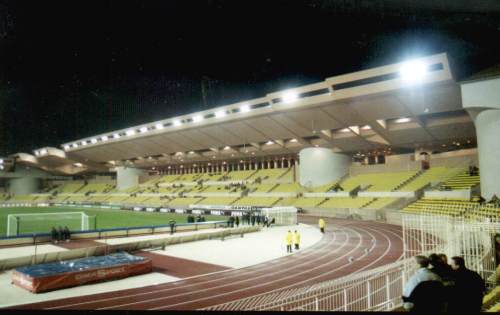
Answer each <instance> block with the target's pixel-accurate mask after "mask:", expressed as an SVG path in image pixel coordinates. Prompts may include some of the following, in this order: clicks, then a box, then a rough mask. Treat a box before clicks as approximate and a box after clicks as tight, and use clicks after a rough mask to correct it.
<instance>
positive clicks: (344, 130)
mask: <svg viewBox="0 0 500 315" xmlns="http://www.w3.org/2000/svg"><path fill="white" fill-rule="evenodd" d="M349 131H351V130H350V129H349V128H344V129H340V132H349Z"/></svg>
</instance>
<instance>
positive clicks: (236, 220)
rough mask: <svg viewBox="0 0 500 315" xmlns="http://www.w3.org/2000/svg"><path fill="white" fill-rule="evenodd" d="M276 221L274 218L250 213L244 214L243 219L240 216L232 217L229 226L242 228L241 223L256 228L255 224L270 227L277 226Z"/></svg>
mask: <svg viewBox="0 0 500 315" xmlns="http://www.w3.org/2000/svg"><path fill="white" fill-rule="evenodd" d="M275 222H276V220H275V219H274V218H271V219H270V218H269V217H268V216H267V215H261V214H255V213H254V212H248V213H243V215H242V216H241V219H240V217H239V216H231V217H229V220H228V225H229V227H234V226H235V225H236V227H239V226H240V223H241V224H242V225H243V224H246V225H252V226H254V225H255V224H257V225H259V226H260V225H261V224H262V226H265V227H269V226H271V225H272V224H275Z"/></svg>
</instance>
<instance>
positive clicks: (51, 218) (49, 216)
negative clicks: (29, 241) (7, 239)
mask: <svg viewBox="0 0 500 315" xmlns="http://www.w3.org/2000/svg"><path fill="white" fill-rule="evenodd" d="M59 226H61V227H65V226H67V227H68V229H69V230H70V231H88V230H91V229H95V216H89V215H87V214H86V213H85V212H53V213H14V214H9V215H8V216H7V236H16V235H20V234H28V233H49V232H50V231H51V229H52V227H55V228H58V227H59Z"/></svg>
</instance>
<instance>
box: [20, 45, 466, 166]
mask: <svg viewBox="0 0 500 315" xmlns="http://www.w3.org/2000/svg"><path fill="white" fill-rule="evenodd" d="M472 139H475V129H474V125H473V123H472V121H471V119H470V117H469V115H468V114H467V113H466V112H465V111H464V110H463V108H462V104H461V97H460V87H459V85H458V84H457V82H455V81H454V79H453V77H452V74H451V71H450V68H449V63H448V59H447V56H446V54H444V53H443V54H438V55H433V56H428V57H424V58H420V59H415V60H411V61H407V62H402V63H396V64H391V65H386V66H382V67H377V68H372V69H368V70H363V71H359V72H354V73H349V74H344V75H339V76H335V77H330V78H327V79H325V80H324V81H322V82H318V83H315V84H309V85H305V86H301V87H297V88H293V89H289V90H285V91H278V92H274V93H270V94H267V95H266V96H264V97H262V98H258V99H252V100H247V101H243V102H239V103H236V104H230V105H227V106H221V107H217V108H214V109H210V110H205V111H201V112H196V113H192V114H190V115H184V116H178V117H173V118H168V119H164V120H161V121H156V122H151V123H147V124H143V125H140V126H133V127H130V128H127V129H122V130H115V131H110V132H108V133H105V134H100V135H95V136H94V137H90V138H85V139H80V140H75V141H73V142H70V143H64V144H62V145H61V149H57V148H42V149H37V150H35V151H34V153H35V154H34V156H33V155H27V154H24V155H23V157H24V158H23V159H21V160H20V161H19V162H23V161H26V163H27V162H28V160H29V161H30V163H31V165H38V166H39V167H42V168H44V169H47V170H54V171H57V172H59V173H66V174H75V173H79V172H85V171H103V170H106V169H109V168H110V167H114V166H115V165H121V164H124V163H131V164H134V165H136V166H138V167H151V166H153V165H170V164H180V163H184V164H185V163H190V162H194V163H195V162H199V161H200V162H201V161H207V162H208V161H222V160H226V159H245V158H258V157H262V156H280V155H281V156H283V155H295V154H296V153H297V152H298V151H300V150H301V149H302V148H304V147H311V146H321V147H327V148H331V149H332V150H334V151H335V152H345V153H347V154H354V153H356V152H359V151H363V152H366V151H369V150H385V149H388V148H392V149H393V150H395V149H398V148H399V149H415V148H417V147H422V146H423V147H426V148H430V147H437V146H441V145H443V144H450V143H451V142H452V141H467V140H468V141H471V140H472ZM18 156H19V155H18Z"/></svg>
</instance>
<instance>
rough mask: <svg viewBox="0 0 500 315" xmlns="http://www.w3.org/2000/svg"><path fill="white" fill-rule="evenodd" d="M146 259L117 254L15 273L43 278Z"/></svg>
mask: <svg viewBox="0 0 500 315" xmlns="http://www.w3.org/2000/svg"><path fill="white" fill-rule="evenodd" d="M145 259H146V258H144V257H140V256H134V255H130V254H129V253H125V252H119V253H114V254H110V255H107V256H97V257H87V258H80V259H75V260H68V261H61V262H54V263H47V264H41V265H34V266H26V267H21V268H17V269H16V271H17V272H20V273H23V274H25V275H27V276H30V277H33V278H36V277H45V276H51V275H56V274H60V273H66V272H76V271H84V270H88V269H94V268H101V267H112V266H115V265H124V264H132V263H136V262H141V261H144V260H145Z"/></svg>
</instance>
